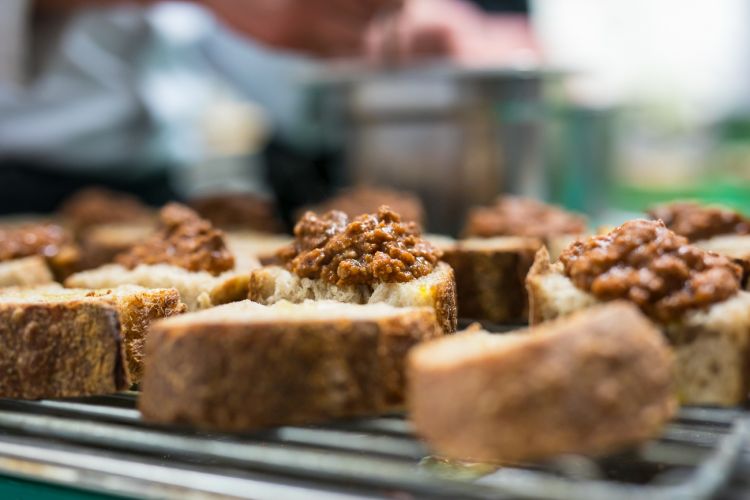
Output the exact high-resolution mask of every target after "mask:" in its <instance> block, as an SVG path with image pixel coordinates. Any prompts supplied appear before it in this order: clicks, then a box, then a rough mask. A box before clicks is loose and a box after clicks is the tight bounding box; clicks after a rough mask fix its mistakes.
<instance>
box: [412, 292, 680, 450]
mask: <svg viewBox="0 0 750 500" xmlns="http://www.w3.org/2000/svg"><path fill="white" fill-rule="evenodd" d="M407 379H408V381H409V384H408V391H407V399H408V407H409V410H410V416H411V419H412V421H413V422H414V426H415V429H416V431H417V433H418V434H419V435H421V436H422V437H424V438H425V439H426V440H427V442H428V443H429V444H430V445H431V446H432V447H433V448H434V449H435V450H436V451H437V452H438V453H441V454H445V455H447V456H450V457H455V458H459V459H470V460H480V461H493V462H501V463H502V462H504V463H507V462H517V461H527V460H536V459H542V458H547V457H550V456H553V455H557V454H561V453H579V454H588V455H599V454H602V453H607V452H611V451H614V450H618V449H620V448H623V447H627V446H630V445H633V444H636V443H638V442H640V441H643V440H646V439H648V438H651V437H653V436H654V435H656V434H657V433H658V432H659V430H660V428H661V427H662V425H663V424H664V423H665V422H666V421H667V420H668V419H669V418H670V417H671V416H672V414H673V413H674V411H675V409H676V404H675V400H674V397H673V394H672V355H671V353H670V350H669V348H668V346H667V345H666V342H665V341H664V339H663V338H662V336H661V335H660V333H659V330H658V329H657V328H656V327H655V326H654V325H653V324H652V323H651V322H650V321H648V319H647V318H646V317H645V316H643V315H642V314H641V313H640V311H639V310H638V309H637V308H636V307H635V306H633V305H630V304H628V303H624V302H620V303H612V304H608V305H605V306H600V307H596V308H592V309H589V310H586V311H583V312H580V313H577V314H575V315H573V316H571V317H570V318H566V319H564V320H560V321H556V322H550V323H547V324H545V325H543V326H540V327H538V328H537V329H536V330H535V331H534V332H533V334H531V333H529V332H528V331H518V332H515V333H509V334H504V335H492V334H488V333H486V332H469V333H459V334H457V335H451V336H450V337H445V338H442V339H439V340H436V341H432V342H426V343H424V344H422V345H419V346H417V347H415V348H414V349H413V350H412V351H411V352H410V354H409V357H408V364H407Z"/></svg>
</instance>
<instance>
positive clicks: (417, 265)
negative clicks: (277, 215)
mask: <svg viewBox="0 0 750 500" xmlns="http://www.w3.org/2000/svg"><path fill="white" fill-rule="evenodd" d="M294 235H295V237H296V239H295V241H294V243H292V244H291V245H290V246H289V247H287V248H285V249H283V250H282V251H281V252H279V257H280V259H281V260H282V262H284V263H285V265H286V267H287V269H289V270H290V271H292V272H293V273H295V274H297V275H298V276H301V277H303V278H313V279H317V278H321V279H323V280H325V281H328V282H330V283H333V284H335V285H338V286H345V285H362V284H373V283H377V282H387V283H390V282H406V281H411V280H413V279H416V278H420V277H422V276H425V275H427V274H430V273H431V272H432V271H433V269H434V268H435V265H436V264H437V262H438V260H439V259H440V257H441V255H442V252H440V250H438V249H437V248H435V247H433V246H432V245H431V244H429V243H428V242H426V241H424V240H422V238H421V236H420V232H419V228H418V226H417V224H416V223H414V222H401V217H400V216H399V215H398V214H397V213H395V212H393V211H392V210H391V209H390V208H388V207H385V206H382V207H380V209H379V210H378V213H377V214H365V215H360V216H359V217H356V218H355V219H353V220H352V221H349V218H348V217H347V215H346V214H345V213H343V212H339V211H336V210H332V211H330V212H327V213H325V214H323V215H316V214H315V213H313V212H307V213H306V214H305V215H304V216H303V217H302V219H301V220H300V221H299V222H298V223H297V225H296V226H295V228H294Z"/></svg>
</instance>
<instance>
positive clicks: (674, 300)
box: [560, 220, 741, 322]
mask: <svg viewBox="0 0 750 500" xmlns="http://www.w3.org/2000/svg"><path fill="white" fill-rule="evenodd" d="M560 261H561V262H562V263H563V265H564V272H565V274H566V275H567V276H568V277H569V278H570V279H571V280H572V281H573V283H574V284H575V286H576V287H578V288H580V289H582V290H584V291H587V292H590V293H592V294H593V295H594V296H596V297H597V298H599V299H602V300H612V299H618V298H623V299H628V300H630V301H632V302H634V303H635V304H637V305H638V306H639V307H640V308H641V309H642V310H643V311H644V312H645V313H646V314H648V315H649V316H651V317H652V318H654V319H656V320H657V321H662V322H669V321H671V320H674V319H676V318H679V317H680V315H682V314H683V313H684V312H685V311H687V310H689V309H694V308H701V307H704V306H708V305H710V304H713V303H716V302H721V301H723V300H725V299H727V298H729V297H731V296H732V295H734V294H735V293H737V291H738V290H739V288H740V278H741V269H740V267H739V266H737V265H736V264H733V263H732V262H731V261H730V260H729V259H727V258H726V257H723V256H720V255H717V254H714V253H711V252H706V251H703V250H700V249H698V248H696V247H693V246H691V245H689V244H688V241H687V239H686V238H684V237H682V236H678V235H677V234H675V233H674V232H672V231H670V230H669V229H667V228H666V226H665V225H664V224H663V223H662V222H661V221H647V220H634V221H631V222H628V223H626V224H623V225H622V226H620V227H618V228H616V229H615V230H613V231H612V232H610V233H609V234H607V235H605V236H597V237H594V238H589V239H588V240H586V241H578V242H576V243H573V244H572V245H571V246H570V247H568V248H567V249H566V250H565V251H564V252H563V253H562V254H561V255H560Z"/></svg>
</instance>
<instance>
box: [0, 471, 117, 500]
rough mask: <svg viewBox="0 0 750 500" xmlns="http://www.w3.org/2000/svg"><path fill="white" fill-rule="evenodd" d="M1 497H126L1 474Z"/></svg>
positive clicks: (77, 499)
mask: <svg viewBox="0 0 750 500" xmlns="http://www.w3.org/2000/svg"><path fill="white" fill-rule="evenodd" d="M0 498H2V499H3V500H27V499H47V498H49V499H55V500H72V499H75V500H111V499H122V498H126V497H120V496H114V495H104V494H100V493H90V492H88V491H84V490H77V489H74V488H67V487H64V486H55V485H52V484H46V483H39V482H35V481H26V480H23V479H15V478H10V477H7V476H0Z"/></svg>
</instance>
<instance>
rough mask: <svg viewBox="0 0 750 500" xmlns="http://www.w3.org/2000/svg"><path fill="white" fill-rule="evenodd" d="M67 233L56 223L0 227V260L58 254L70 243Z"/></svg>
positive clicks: (50, 256) (51, 256)
mask: <svg viewBox="0 0 750 500" xmlns="http://www.w3.org/2000/svg"><path fill="white" fill-rule="evenodd" d="M71 244H72V242H71V238H70V237H69V235H68V233H67V232H66V231H65V230H64V229H63V228H62V227H60V226H58V225H56V224H36V225H28V226H18V227H8V228H2V229H0V262H4V261H8V260H13V259H20V258H22V257H30V256H32V255H41V256H43V257H47V258H54V257H56V256H58V255H59V254H60V253H61V251H62V250H63V249H64V248H65V247H67V246H69V245H71Z"/></svg>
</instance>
